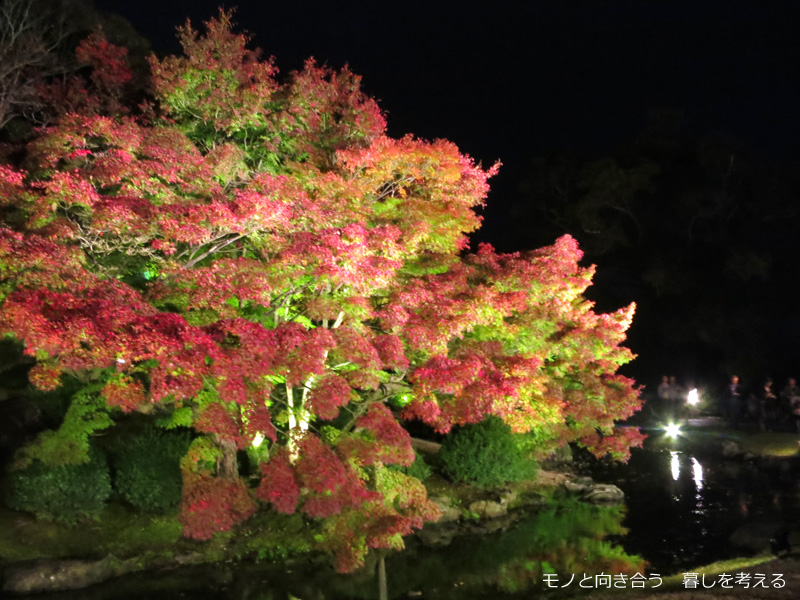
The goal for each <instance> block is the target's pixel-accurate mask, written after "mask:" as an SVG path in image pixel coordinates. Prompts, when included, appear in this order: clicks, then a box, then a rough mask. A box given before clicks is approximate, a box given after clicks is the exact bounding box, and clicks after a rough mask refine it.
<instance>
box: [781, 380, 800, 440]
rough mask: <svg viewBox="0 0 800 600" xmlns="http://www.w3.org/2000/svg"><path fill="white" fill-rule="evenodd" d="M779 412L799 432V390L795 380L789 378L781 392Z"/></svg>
mask: <svg viewBox="0 0 800 600" xmlns="http://www.w3.org/2000/svg"><path fill="white" fill-rule="evenodd" d="M780 402H781V410H782V411H783V413H784V414H785V415H787V416H788V417H789V419H790V421H791V422H793V423H794V426H795V428H796V429H798V431H800V388H798V387H797V380H796V379H795V378H794V377H789V380H788V381H787V382H786V385H785V386H784V388H783V389H782V390H781V398H780Z"/></svg>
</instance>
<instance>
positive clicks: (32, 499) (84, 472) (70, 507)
mask: <svg viewBox="0 0 800 600" xmlns="http://www.w3.org/2000/svg"><path fill="white" fill-rule="evenodd" d="M110 495H111V478H110V477H109V474H108V462H107V461H106V457H105V455H103V453H102V452H100V451H99V450H98V449H97V448H94V447H90V449H89V462H86V463H83V464H79V465H62V466H57V467H54V466H48V465H45V464H43V463H42V462H40V461H38V460H37V461H34V462H33V464H32V465H31V466H30V467H28V468H27V469H24V470H21V471H12V472H11V473H10V474H9V481H8V492H7V503H8V506H10V507H11V508H13V509H15V510H24V511H28V512H32V513H34V514H35V515H36V516H37V517H40V518H44V519H51V520H54V521H59V522H61V523H67V524H70V525H72V524H75V523H77V522H78V521H81V520H83V519H89V518H95V517H97V515H98V514H99V513H100V511H101V510H102V509H103V506H104V505H105V502H106V500H107V499H108V497H109V496H110Z"/></svg>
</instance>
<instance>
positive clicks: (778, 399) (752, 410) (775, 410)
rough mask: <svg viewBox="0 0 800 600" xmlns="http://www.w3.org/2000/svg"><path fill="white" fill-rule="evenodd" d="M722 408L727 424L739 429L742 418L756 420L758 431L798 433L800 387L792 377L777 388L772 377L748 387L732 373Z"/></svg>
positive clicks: (799, 426) (743, 419)
mask: <svg viewBox="0 0 800 600" xmlns="http://www.w3.org/2000/svg"><path fill="white" fill-rule="evenodd" d="M721 408H722V412H723V415H724V417H725V419H726V421H727V422H728V424H729V425H730V426H731V427H733V428H736V429H738V428H739V426H740V424H741V423H742V422H743V421H748V422H751V423H757V424H758V426H759V428H760V429H761V431H787V430H792V431H797V432H798V433H800V387H798V385H797V380H796V379H795V378H794V377H789V378H788V379H787V380H786V384H785V385H784V386H783V387H782V388H781V389H780V391H777V388H776V387H775V382H774V381H773V380H772V378H771V377H767V378H766V379H764V380H763V382H762V384H761V385H760V386H756V388H755V389H751V390H749V391H747V390H745V388H744V386H743V385H742V384H741V383H739V377H738V376H737V375H732V376H731V379H730V382H729V383H728V385H727V387H726V391H725V395H724V397H723V403H722V407H721Z"/></svg>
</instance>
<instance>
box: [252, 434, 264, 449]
mask: <svg viewBox="0 0 800 600" xmlns="http://www.w3.org/2000/svg"><path fill="white" fill-rule="evenodd" d="M263 441H264V435H263V434H262V433H261V432H260V431H257V432H256V434H255V435H254V436H253V441H252V444H253V448H258V447H259V446H260V445H261V444H262V442H263Z"/></svg>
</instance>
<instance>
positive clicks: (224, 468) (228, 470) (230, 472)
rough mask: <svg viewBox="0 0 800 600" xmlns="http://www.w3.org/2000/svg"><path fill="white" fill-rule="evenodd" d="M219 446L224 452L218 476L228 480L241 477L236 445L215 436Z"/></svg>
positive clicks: (218, 468)
mask: <svg viewBox="0 0 800 600" xmlns="http://www.w3.org/2000/svg"><path fill="white" fill-rule="evenodd" d="M214 437H215V438H216V439H215V441H216V443H217V446H219V448H220V450H222V457H221V458H220V459H219V462H218V463H217V475H218V476H219V477H226V478H228V479H236V478H237V477H239V463H238V461H237V460H236V444H235V443H233V442H232V441H231V440H226V439H220V437H219V436H214Z"/></svg>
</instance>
